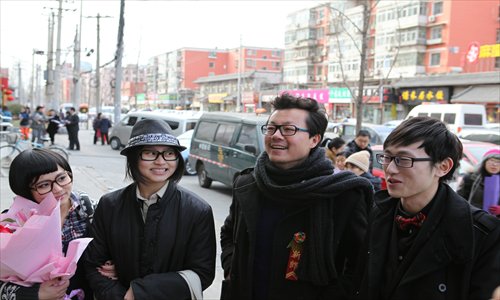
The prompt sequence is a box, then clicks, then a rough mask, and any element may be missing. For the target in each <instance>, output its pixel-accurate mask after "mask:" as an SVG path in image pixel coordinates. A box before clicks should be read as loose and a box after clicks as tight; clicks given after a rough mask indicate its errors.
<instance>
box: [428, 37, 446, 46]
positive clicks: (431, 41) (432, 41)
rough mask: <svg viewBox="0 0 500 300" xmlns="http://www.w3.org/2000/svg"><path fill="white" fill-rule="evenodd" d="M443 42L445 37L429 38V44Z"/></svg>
mask: <svg viewBox="0 0 500 300" xmlns="http://www.w3.org/2000/svg"><path fill="white" fill-rule="evenodd" d="M442 42H443V38H434V39H428V40H427V45H437V44H441V43H442Z"/></svg>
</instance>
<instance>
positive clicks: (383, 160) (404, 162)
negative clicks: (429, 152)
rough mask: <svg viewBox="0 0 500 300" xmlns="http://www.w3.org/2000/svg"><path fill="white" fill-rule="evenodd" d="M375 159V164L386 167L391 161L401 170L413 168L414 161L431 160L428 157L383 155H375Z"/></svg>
mask: <svg viewBox="0 0 500 300" xmlns="http://www.w3.org/2000/svg"><path fill="white" fill-rule="evenodd" d="M376 158H377V162H378V163H379V164H381V165H388V164H390V163H391V161H392V160H394V162H395V163H396V166H398V167H401V168H411V167H413V163H414V162H416V161H432V158H430V157H423V158H413V157H406V156H389V155H385V154H377V155H376Z"/></svg>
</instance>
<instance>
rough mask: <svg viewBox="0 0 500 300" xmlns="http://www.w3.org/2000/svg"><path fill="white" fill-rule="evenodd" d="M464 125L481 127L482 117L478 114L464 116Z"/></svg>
mask: <svg viewBox="0 0 500 300" xmlns="http://www.w3.org/2000/svg"><path fill="white" fill-rule="evenodd" d="M464 125H483V116H482V115H479V114H464Z"/></svg>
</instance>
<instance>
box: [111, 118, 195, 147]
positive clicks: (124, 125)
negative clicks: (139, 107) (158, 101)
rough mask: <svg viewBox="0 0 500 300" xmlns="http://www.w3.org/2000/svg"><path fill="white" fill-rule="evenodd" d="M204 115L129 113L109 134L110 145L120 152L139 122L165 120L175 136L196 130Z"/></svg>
mask: <svg viewBox="0 0 500 300" xmlns="http://www.w3.org/2000/svg"><path fill="white" fill-rule="evenodd" d="M201 115H202V113H201V112H195V111H184V112H183V113H173V112H158V111H135V112H130V113H128V114H127V115H126V116H125V117H123V118H122V119H121V120H120V122H119V123H118V124H116V125H114V126H113V127H111V131H110V133H109V144H110V145H111V148H112V149H114V150H119V149H120V148H121V147H125V145H126V144H127V143H128V140H129V139H130V134H131V133H132V127H134V124H135V123H137V121H140V120H142V119H156V120H163V121H165V122H167V123H168V125H170V128H172V132H173V134H174V135H175V136H178V135H179V134H181V133H183V132H186V131H188V130H190V129H194V127H195V126H196V123H198V119H199V118H200V116H201Z"/></svg>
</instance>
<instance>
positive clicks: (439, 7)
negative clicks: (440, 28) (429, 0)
mask: <svg viewBox="0 0 500 300" xmlns="http://www.w3.org/2000/svg"><path fill="white" fill-rule="evenodd" d="M442 13H443V1H441V0H440V1H434V3H433V4H432V14H433V15H439V14H442Z"/></svg>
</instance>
